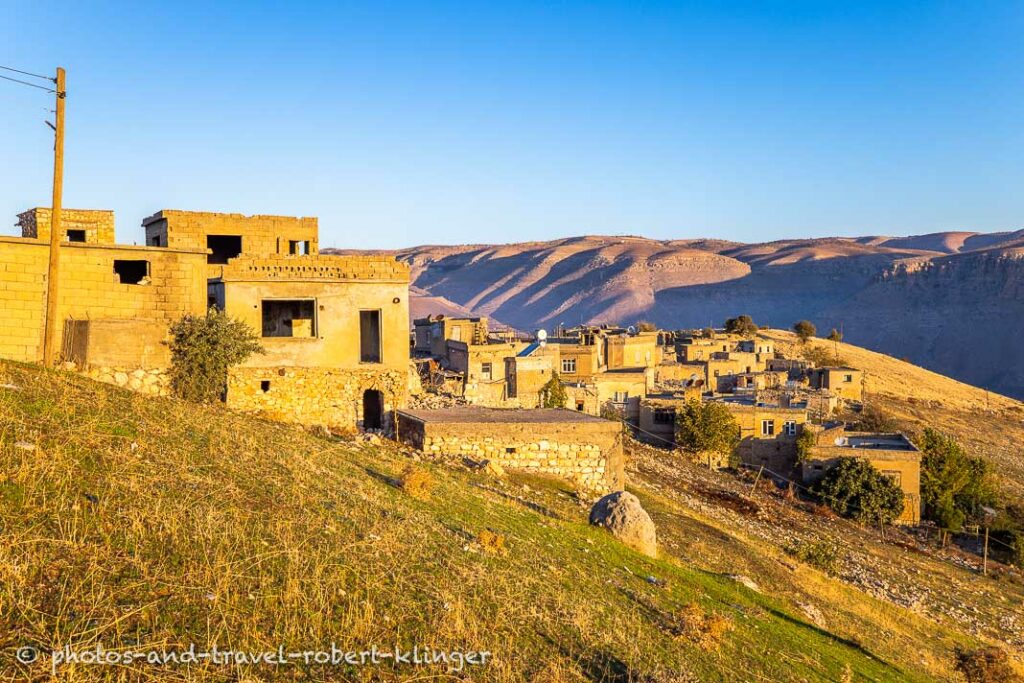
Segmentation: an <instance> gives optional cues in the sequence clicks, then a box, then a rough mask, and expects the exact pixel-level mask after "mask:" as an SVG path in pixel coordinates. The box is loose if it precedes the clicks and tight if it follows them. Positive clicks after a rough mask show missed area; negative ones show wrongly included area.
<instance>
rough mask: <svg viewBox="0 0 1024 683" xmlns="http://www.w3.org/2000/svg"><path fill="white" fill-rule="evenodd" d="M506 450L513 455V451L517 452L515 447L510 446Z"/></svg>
mask: <svg viewBox="0 0 1024 683" xmlns="http://www.w3.org/2000/svg"><path fill="white" fill-rule="evenodd" d="M505 452H506V453H508V454H509V455H511V454H512V453H515V452H516V449H515V448H513V447H509V448H506V449H505Z"/></svg>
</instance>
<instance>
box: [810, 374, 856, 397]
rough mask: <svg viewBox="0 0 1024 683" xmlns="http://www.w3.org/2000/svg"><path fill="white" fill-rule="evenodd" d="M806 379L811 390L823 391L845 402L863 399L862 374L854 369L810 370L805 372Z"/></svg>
mask: <svg viewBox="0 0 1024 683" xmlns="http://www.w3.org/2000/svg"><path fill="white" fill-rule="evenodd" d="M807 379H808V381H809V382H810V386H811V387H812V388H814V389H825V390H826V391H830V392H832V393H834V394H835V395H836V396H839V397H840V398H842V399H845V400H847V401H860V400H862V399H863V397H864V372H863V371H862V370H858V369H856V368H851V367H846V366H841V367H824V368H812V369H810V370H808V371H807Z"/></svg>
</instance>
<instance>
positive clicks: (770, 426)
mask: <svg viewBox="0 0 1024 683" xmlns="http://www.w3.org/2000/svg"><path fill="white" fill-rule="evenodd" d="M761 436H775V420H761Z"/></svg>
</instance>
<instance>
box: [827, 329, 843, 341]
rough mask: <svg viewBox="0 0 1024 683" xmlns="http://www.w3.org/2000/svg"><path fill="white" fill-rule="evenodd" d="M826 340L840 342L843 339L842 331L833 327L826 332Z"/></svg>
mask: <svg viewBox="0 0 1024 683" xmlns="http://www.w3.org/2000/svg"><path fill="white" fill-rule="evenodd" d="M828 340H829V341H830V342H841V341H843V333H842V332H840V331H839V330H837V329H836V328H834V327H833V328H832V331H831V332H829V333H828Z"/></svg>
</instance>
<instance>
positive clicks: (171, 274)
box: [0, 237, 206, 362]
mask: <svg viewBox="0 0 1024 683" xmlns="http://www.w3.org/2000/svg"><path fill="white" fill-rule="evenodd" d="M48 258H49V246H48V244H47V243H46V242H43V241H41V240H28V239H24V238H16V237H8V238H0V356H3V357H5V358H12V359H14V360H22V361H32V362H36V361H39V360H41V359H42V338H43V318H44V315H45V309H46V273H47V263H48ZM115 260H124V261H146V262H148V264H149V265H148V273H149V274H148V276H147V277H146V278H145V280H144V281H143V282H142V283H140V284H123V283H122V282H120V280H119V277H118V275H117V273H115V271H114V265H115V264H114V262H115ZM205 308H206V280H205V262H204V258H203V255H202V254H200V253H197V252H187V251H178V250H167V249H154V248H149V247H130V246H105V245H94V244H64V245H63V246H62V247H61V249H60V283H59V288H58V324H57V338H58V339H63V335H64V330H63V327H64V321H66V320H68V319H75V320H82V319H145V320H153V321H160V322H163V323H164V324H169V323H170V322H172V321H174V320H177V319H178V318H180V317H181V316H182V315H184V314H186V313H202V312H203V311H204V310H205ZM117 343H118V344H119V345H123V344H124V340H121V341H119V342H117Z"/></svg>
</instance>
